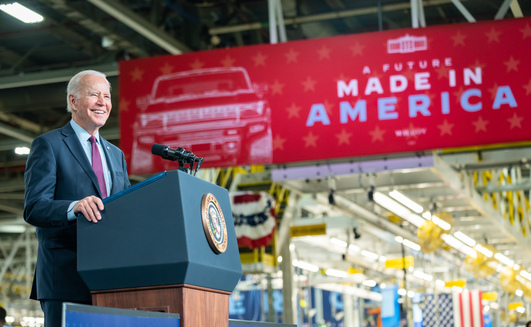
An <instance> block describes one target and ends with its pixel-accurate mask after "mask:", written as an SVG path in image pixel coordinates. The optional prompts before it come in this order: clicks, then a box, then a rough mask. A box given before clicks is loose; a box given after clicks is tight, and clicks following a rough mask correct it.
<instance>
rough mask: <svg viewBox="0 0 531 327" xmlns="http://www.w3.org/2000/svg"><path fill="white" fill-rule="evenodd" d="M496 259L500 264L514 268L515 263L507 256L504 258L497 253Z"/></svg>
mask: <svg viewBox="0 0 531 327" xmlns="http://www.w3.org/2000/svg"><path fill="white" fill-rule="evenodd" d="M494 258H495V259H497V260H498V261H499V262H501V263H503V264H505V265H507V266H509V267H511V268H512V267H513V265H514V261H513V260H511V259H509V258H507V257H506V256H504V255H503V254H501V253H500V252H497V253H496V254H494Z"/></svg>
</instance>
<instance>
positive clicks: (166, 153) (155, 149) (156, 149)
mask: <svg viewBox="0 0 531 327" xmlns="http://www.w3.org/2000/svg"><path fill="white" fill-rule="evenodd" d="M184 152H185V151H184V149H183V148H177V149H172V148H170V147H169V146H167V145H162V144H157V143H155V144H153V145H152V146H151V153H152V154H154V155H156V156H161V157H162V159H167V160H171V161H177V160H180V159H183V158H185V154H184Z"/></svg>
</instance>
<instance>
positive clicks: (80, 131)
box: [70, 119, 100, 143]
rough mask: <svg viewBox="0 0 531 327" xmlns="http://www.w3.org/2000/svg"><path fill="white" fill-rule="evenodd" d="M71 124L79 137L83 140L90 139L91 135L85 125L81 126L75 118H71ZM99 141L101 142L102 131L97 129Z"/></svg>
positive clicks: (96, 136) (96, 135)
mask: <svg viewBox="0 0 531 327" xmlns="http://www.w3.org/2000/svg"><path fill="white" fill-rule="evenodd" d="M70 125H72V128H73V129H74V132H75V133H76V135H77V137H78V139H79V140H80V141H82V142H84V141H88V139H89V137H90V136H91V135H90V133H89V132H87V131H86V130H85V129H84V128H83V127H81V126H79V124H78V123H76V122H75V121H74V119H71V120H70ZM94 137H95V138H96V140H97V141H98V143H100V141H99V140H100V132H99V131H97V132H96V134H95V135H94Z"/></svg>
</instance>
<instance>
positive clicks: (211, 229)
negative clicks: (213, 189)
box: [201, 193, 228, 254]
mask: <svg viewBox="0 0 531 327" xmlns="http://www.w3.org/2000/svg"><path fill="white" fill-rule="evenodd" d="M201 218H202V219H203V229H204V230H205V235H206V238H207V241H208V244H210V247H211V248H212V251H214V252H215V253H216V254H219V253H223V252H225V250H227V238H228V237H227V224H226V223H225V217H223V211H221V207H220V206H219V203H218V200H217V199H216V197H215V196H214V194H212V193H208V194H205V195H203V198H202V199H201Z"/></svg>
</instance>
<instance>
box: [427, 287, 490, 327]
mask: <svg viewBox="0 0 531 327" xmlns="http://www.w3.org/2000/svg"><path fill="white" fill-rule="evenodd" d="M481 296H482V292H481V291H478V290H464V291H463V292H461V293H460V292H452V293H442V294H437V295H435V294H425V295H424V299H423V300H424V301H423V302H424V308H423V310H422V326H423V327H483V326H484V322H483V306H482V304H481Z"/></svg>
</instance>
